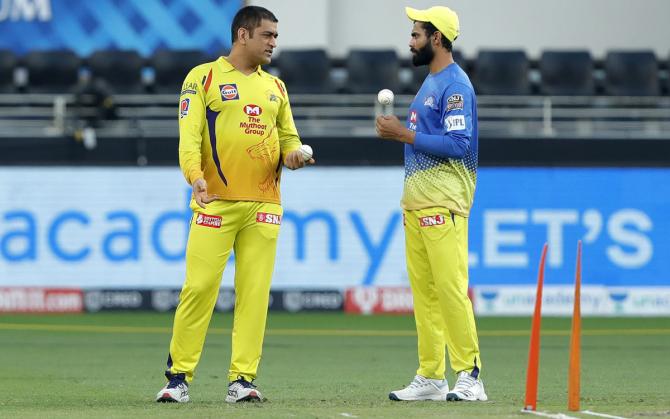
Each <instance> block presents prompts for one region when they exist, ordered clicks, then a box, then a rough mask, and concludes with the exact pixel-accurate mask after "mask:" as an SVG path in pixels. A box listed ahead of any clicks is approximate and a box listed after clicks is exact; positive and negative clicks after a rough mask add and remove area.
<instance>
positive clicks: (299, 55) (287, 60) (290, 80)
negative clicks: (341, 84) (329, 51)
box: [278, 49, 334, 93]
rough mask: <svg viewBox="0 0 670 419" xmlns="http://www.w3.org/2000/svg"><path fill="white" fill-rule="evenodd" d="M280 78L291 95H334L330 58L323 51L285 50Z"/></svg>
mask: <svg viewBox="0 0 670 419" xmlns="http://www.w3.org/2000/svg"><path fill="white" fill-rule="evenodd" d="M278 69H279V77H281V78H282V80H283V81H284V83H285V84H286V88H287V89H288V91H289V93H333V91H334V86H333V83H332V80H331V78H330V70H331V63H330V58H328V55H326V51H325V50H323V49H305V50H283V51H282V52H281V54H280V56H279V59H278Z"/></svg>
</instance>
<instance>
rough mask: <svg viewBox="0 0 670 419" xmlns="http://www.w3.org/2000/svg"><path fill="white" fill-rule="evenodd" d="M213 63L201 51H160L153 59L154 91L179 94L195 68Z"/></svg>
mask: <svg viewBox="0 0 670 419" xmlns="http://www.w3.org/2000/svg"><path fill="white" fill-rule="evenodd" d="M207 61H211V60H210V59H209V58H208V57H207V55H206V54H205V53H204V52H202V51H200V50H182V51H178V50H160V51H156V52H155V53H154V55H153V56H152V57H151V66H152V67H153V69H154V84H153V91H154V92H156V93H178V92H179V89H180V87H181V85H182V83H183V82H184V78H185V77H186V74H188V72H189V71H190V70H191V69H192V68H193V67H195V66H197V65H200V64H203V63H205V62H207Z"/></svg>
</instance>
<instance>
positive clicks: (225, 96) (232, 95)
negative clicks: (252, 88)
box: [219, 83, 240, 102]
mask: <svg viewBox="0 0 670 419" xmlns="http://www.w3.org/2000/svg"><path fill="white" fill-rule="evenodd" d="M219 90H221V100H222V101H224V102H225V101H227V100H238V99H239V98H240V92H238V91H237V84H235V83H230V84H222V85H220V86H219Z"/></svg>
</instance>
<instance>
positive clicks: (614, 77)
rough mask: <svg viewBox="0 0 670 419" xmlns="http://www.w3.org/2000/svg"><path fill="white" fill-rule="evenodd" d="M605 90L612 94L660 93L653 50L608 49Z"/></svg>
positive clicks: (655, 94) (646, 94)
mask: <svg viewBox="0 0 670 419" xmlns="http://www.w3.org/2000/svg"><path fill="white" fill-rule="evenodd" d="M604 66H605V77H606V80H605V92H606V93H607V94H608V95H612V96H657V95H659V94H660V93H661V89H660V84H659V80H658V61H657V60H656V55H655V54H654V52H653V51H610V52H608V53H607V56H606V57H605V65H604Z"/></svg>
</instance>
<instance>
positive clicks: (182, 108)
mask: <svg viewBox="0 0 670 419" xmlns="http://www.w3.org/2000/svg"><path fill="white" fill-rule="evenodd" d="M189 106H191V99H189V98H185V99H182V100H181V102H179V118H180V119H181V118H183V117H185V116H186V115H188V108H189Z"/></svg>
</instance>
